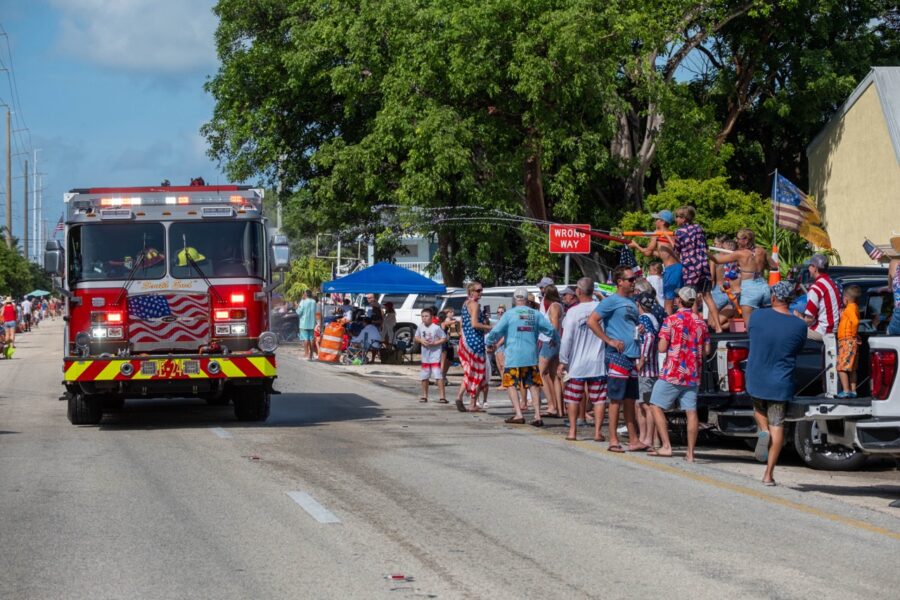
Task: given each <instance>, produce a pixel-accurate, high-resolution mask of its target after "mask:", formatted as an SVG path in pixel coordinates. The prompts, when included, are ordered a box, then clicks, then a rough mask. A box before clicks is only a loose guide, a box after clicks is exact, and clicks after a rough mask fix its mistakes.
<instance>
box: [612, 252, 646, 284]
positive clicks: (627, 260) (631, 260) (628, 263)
mask: <svg viewBox="0 0 900 600" xmlns="http://www.w3.org/2000/svg"><path fill="white" fill-rule="evenodd" d="M618 266H625V267H628V268H629V269H631V270H632V271H633V272H634V275H635V277H641V276H642V275H643V271H642V270H641V266H640V265H639V264H638V261H637V259H636V258H635V257H634V250H632V249H631V248H629V247H628V246H622V247H621V248H619V265H618Z"/></svg>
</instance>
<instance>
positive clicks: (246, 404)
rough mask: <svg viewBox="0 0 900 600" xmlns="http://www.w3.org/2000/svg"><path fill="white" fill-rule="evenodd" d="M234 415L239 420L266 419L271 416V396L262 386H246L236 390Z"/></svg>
mask: <svg viewBox="0 0 900 600" xmlns="http://www.w3.org/2000/svg"><path fill="white" fill-rule="evenodd" d="M232 399H233V400H234V416H235V417H237V420H238V421H265V420H266V419H268V418H269V405H270V401H271V396H270V394H269V391H268V390H267V389H266V388H264V387H262V386H259V387H245V388H239V389H237V390H235V392H234V395H233V397H232Z"/></svg>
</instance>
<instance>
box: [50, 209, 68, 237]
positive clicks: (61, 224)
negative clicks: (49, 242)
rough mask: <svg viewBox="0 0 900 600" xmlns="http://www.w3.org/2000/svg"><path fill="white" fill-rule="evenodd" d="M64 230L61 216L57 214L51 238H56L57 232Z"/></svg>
mask: <svg viewBox="0 0 900 600" xmlns="http://www.w3.org/2000/svg"><path fill="white" fill-rule="evenodd" d="M65 230H66V226H65V224H64V223H63V216H62V215H59V221H57V222H56V227H55V228H54V229H53V239H54V240H55V239H56V235H57V234H58V233H62V232H63V231H65Z"/></svg>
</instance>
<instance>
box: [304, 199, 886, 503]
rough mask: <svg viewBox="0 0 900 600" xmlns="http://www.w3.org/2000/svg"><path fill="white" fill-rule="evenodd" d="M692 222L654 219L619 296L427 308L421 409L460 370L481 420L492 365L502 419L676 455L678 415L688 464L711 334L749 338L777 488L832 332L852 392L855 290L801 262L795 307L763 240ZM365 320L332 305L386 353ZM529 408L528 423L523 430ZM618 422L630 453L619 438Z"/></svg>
mask: <svg viewBox="0 0 900 600" xmlns="http://www.w3.org/2000/svg"><path fill="white" fill-rule="evenodd" d="M695 216H696V213H695V210H694V208H693V207H690V206H684V207H681V208H679V209H678V210H676V211H675V212H674V213H673V212H671V211H668V210H662V211H660V212H658V213H655V214H653V217H654V219H655V231H654V232H653V234H652V235H651V236H649V239H650V241H649V243H647V244H646V245H641V244H639V243H637V242H631V243H630V244H629V245H628V249H629V251H637V252H639V253H640V254H641V255H643V257H644V258H645V260H649V264H648V265H647V268H646V272H644V271H642V270H641V269H640V267H639V266H638V264H637V261H636V260H635V258H634V255H633V254H631V256H630V260H627V259H626V260H621V262H622V264H620V265H619V266H617V267H616V268H615V269H613V270H612V272H611V274H610V277H609V279H608V280H607V283H608V284H611V286H613V287H614V289H615V291H614V292H612V293H601V292H599V291H598V286H595V282H594V281H593V280H592V279H590V278H587V277H584V278H581V279H579V280H578V281H577V283H576V284H575V285H574V286H573V287H568V286H566V287H564V288H563V289H559V288H557V287H556V286H555V285H554V283H553V280H552V279H551V278H549V277H545V278H543V279H542V280H541V281H539V282H538V283H537V287H538V289H539V291H540V296H539V297H535V296H534V295H533V294H530V293H529V292H528V290H527V289H526V288H524V287H519V288H517V289H516V290H515V292H514V293H513V304H512V306H510V307H509V308H508V309H507V307H505V306H503V305H500V306H499V307H497V310H496V317H495V318H494V319H493V321H492V319H491V316H492V315H490V314H489V313H488V312H487V307H483V306H482V304H481V302H480V299H481V295H482V293H483V291H484V288H483V286H482V285H481V283H480V282H477V281H474V282H471V283H469V284H468V286H467V298H466V300H465V302H464V304H463V306H462V309H461V313H460V315H458V316H457V315H456V314H455V313H454V311H453V309H452V308H448V309H447V310H446V311H442V312H439V311H438V309H437V307H434V308H426V309H423V310H422V311H421V321H422V322H421V323H420V324H419V325H418V328H417V329H416V332H415V335H414V341H415V342H416V343H417V344H418V345H419V347H420V348H421V370H420V379H421V396H420V398H419V400H420V402H428V401H429V390H430V387H431V382H434V384H435V385H436V387H437V388H438V395H439V397H438V400H437V401H438V402H439V403H449V401H448V399H447V397H446V384H447V373H448V369H449V368H450V366H451V365H452V364H455V362H454V361H457V360H458V361H459V364H460V366H461V368H462V371H463V379H462V384H461V385H460V386H459V389H458V392H457V395H456V398H455V405H456V408H457V409H458V410H459V411H461V412H478V411H483V410H484V408H485V405H486V403H487V397H488V387H489V383H490V380H491V375H492V365H495V366H496V368H497V369H499V373H498V375H499V376H500V380H501V388H503V389H505V390H506V393H507V394H508V396H509V399H510V402H511V404H512V409H513V414H512V415H511V416H509V418H507V419H506V422H507V423H510V424H523V425H524V424H526V423H528V424H530V425H532V426H535V427H541V426H543V425H544V419H546V418H567V419H568V423H567V424H568V432H567V436H566V439H568V440H573V441H574V440H577V439H578V438H577V435H578V426H579V425H588V424H592V425H593V439H594V440H596V441H607V438H606V437H604V435H603V433H602V432H601V425H602V424H603V423H604V420H605V418H608V423H609V426H608V429H607V435H608V442H609V446H608V450H609V451H610V452H626V451H631V452H647V454H648V455H650V456H659V457H670V456H672V455H673V451H672V445H671V442H670V439H669V432H668V425H667V419H666V411H669V410H671V409H673V408H675V407H676V406H677V407H678V408H679V409H680V410H682V411H684V413H685V415H686V421H687V440H686V441H687V449H686V453H685V457H684V458H685V459H686V460H688V461H693V460H694V450H695V446H696V442H697V437H698V432H699V419H698V413H697V397H698V387H699V384H700V379H701V375H702V368H703V364H704V359H705V357H707V356H708V355H709V354H710V353H711V352H712V348H711V343H710V334H711V332H722V331H724V330H726V329H727V328H732V329H734V330H737V331H741V330H743V329H742V328H746V330H747V331H748V335H749V336H750V357H749V359H748V361H747V369H746V375H747V390H748V393H749V394H750V395H751V396H752V397H753V399H754V411H755V416H756V420H757V425H758V429H759V439H758V443H757V448H756V456H757V458H758V459H759V460H761V461H762V462H767V468H766V471H765V474H764V477H763V483H765V484H766V485H774V465H775V463H776V462H777V459H778V452H779V450H780V448H781V445H782V441H783V437H784V428H783V426H784V415H785V403H786V402H787V401H789V400H791V399H793V395H794V391H795V390H794V383H793V370H794V365H795V363H796V356H797V355H798V353H799V352H800V351H801V349H802V348H803V346H804V344H805V343H806V340H807V339H812V340H822V339H823V337H824V336H826V335H829V334H835V335H836V338H837V346H838V360H837V370H838V373H839V379H840V382H841V390H840V393H839V394H838V396H840V397H853V396H855V395H856V383H857V381H856V367H857V360H858V352H857V347H858V344H859V338H858V335H857V330H858V327H859V308H858V306H857V302H858V299H859V297H860V289H859V288H858V287H857V286H847V288H846V289H843V290H840V289H839V288H838V286H837V285H836V284H835V282H834V281H833V280H832V279H831V278H830V277H829V275H828V266H829V265H828V259H827V257H826V256H824V255H821V254H816V255H814V256H813V257H812V258H811V259H810V260H809V261H807V262H806V263H805V264H806V267H807V268H808V270H809V275H810V279H811V281H812V283H811V285H809V287H808V290H806V295H805V297H804V298H802V300H800V301H799V302H794V303H792V302H793V300H794V297H795V292H796V290H795V286H794V284H793V283H789V282H780V283H776V284H775V285H771V286H770V285H769V282H768V281H767V279H766V271H768V270H774V269H777V268H778V264H777V262H776V261H775V260H774V259H773V257H772V256H770V254H769V253H768V252H766V250H765V249H764V248H761V247H760V246H758V245H757V244H756V243H755V239H756V236H755V234H754V232H753V231H752V230H750V229H746V228H743V229H740V230H739V231H737V232H736V233H735V235H734V237H733V238H730V237H725V236H722V237H718V238H716V239H715V240H714V242H713V245H712V246H709V245H708V242H707V236H706V233H705V232H704V230H703V228H702V227H701V226H700V225H698V224H697V223H695ZM673 224H674V225H677V229H672V225H673ZM890 278H891V283H892V289H893V291H894V295H895V304H896V305H900V259H896V260H894V261H892V262H891V267H890ZM704 307H705V310H704ZM358 310H359V309H354V307H352V306H350V301H349V300H344V301H343V304H339V305H337V306H335V307H334V308H333V311H334V315H332V316H331V318H332V319H333V318H341V319H344V320H345V321H346V322H347V323H348V324H351V325H352V324H355V325H356V328H355V329H352V336H353V337H352V339H351V344H357V345H360V344H362V345H365V347H367V348H373V349H379V348H381V347H388V348H390V347H391V346H392V345H393V344H394V342H395V340H394V335H395V325H396V318H395V315H394V309H393V306H392V305H391V303H389V302H386V303H385V304H384V306H381V305H380V304H379V303H378V301H377V298H376V297H375V295H374V294H368V295H367V297H366V306H365V308H364V311H365V312H364V313H363V314H357V313H356V311H358ZM297 311H298V314H299V315H300V320H301V325H300V332H301V333H300V339H301V341H303V342H305V343H306V344H307V350H306V357H307V358H310V359H312V358H313V357H314V355H315V354H314V352H315V350H314V348H315V344H314V332H313V329H314V327H315V323H316V317H315V311H316V303H315V300H314V298H313V297H312V296H311V295H306V296H305V297H304V300H303V301H302V302H301V303H300V307H299V308H298V309H297ZM898 312H900V311H895V314H894V316H895V317H897V313H898ZM354 317H359V318H357V319H354ZM892 327H893V328H894V329H895V330H896V331H895V332H894V333H895V334H896V333H900V319H897V318H895V319H894V320H892V322H891V324H890V325H889V327H888V332H889V333H890V332H891V331H892V330H891V328H892ZM528 412H531V418H530V419H527V420H526V413H528ZM620 415H621V416H622V417H623V419H624V425H625V429H626V430H627V432H628V444H627V445H624V444H623V443H621V442H620V440H619V429H618V424H619V420H620Z"/></svg>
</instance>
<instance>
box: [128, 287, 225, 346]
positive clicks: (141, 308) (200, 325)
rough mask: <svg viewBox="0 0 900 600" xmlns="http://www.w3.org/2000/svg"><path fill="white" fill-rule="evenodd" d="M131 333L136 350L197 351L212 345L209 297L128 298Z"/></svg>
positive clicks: (157, 295)
mask: <svg viewBox="0 0 900 600" xmlns="http://www.w3.org/2000/svg"><path fill="white" fill-rule="evenodd" d="M128 333H129V339H130V341H131V342H132V344H134V348H135V350H165V349H191V350H196V349H197V348H198V347H199V346H200V345H202V344H205V343H207V342H208V341H209V295H207V294H197V293H177V292H163V293H150V294H135V295H133V296H128Z"/></svg>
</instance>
